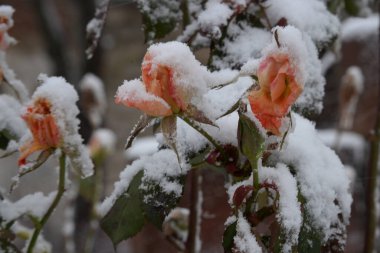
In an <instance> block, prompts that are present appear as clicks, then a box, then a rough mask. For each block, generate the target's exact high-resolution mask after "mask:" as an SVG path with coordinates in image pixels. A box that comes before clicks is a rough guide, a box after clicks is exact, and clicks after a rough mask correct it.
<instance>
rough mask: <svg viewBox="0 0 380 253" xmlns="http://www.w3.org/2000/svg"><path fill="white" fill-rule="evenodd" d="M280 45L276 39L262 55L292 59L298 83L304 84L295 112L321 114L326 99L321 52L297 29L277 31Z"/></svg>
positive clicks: (279, 28)
mask: <svg viewBox="0 0 380 253" xmlns="http://www.w3.org/2000/svg"><path fill="white" fill-rule="evenodd" d="M273 31H276V33H277V40H278V43H279V44H280V48H278V45H277V42H276V40H275V38H274V36H273V38H272V43H271V44H269V45H268V46H267V47H266V48H264V49H263V52H262V54H263V55H271V54H278V53H285V54H287V55H289V57H290V59H291V64H292V66H293V68H295V69H297V71H296V73H295V74H296V76H295V78H296V81H297V83H299V84H303V86H304V87H303V92H302V93H301V95H300V96H299V98H298V99H297V100H296V101H295V107H296V109H299V110H303V109H306V110H308V111H314V112H317V113H319V112H321V111H322V108H323V106H322V98H323V96H324V86H325V83H326V82H325V79H324V77H323V76H322V67H321V62H320V60H319V58H318V51H317V49H316V47H315V45H314V43H313V42H312V40H311V39H310V37H309V36H308V35H307V34H305V33H302V32H301V31H300V30H299V29H297V28H296V27H294V26H290V25H288V26H286V27H283V28H282V27H275V28H273Z"/></svg>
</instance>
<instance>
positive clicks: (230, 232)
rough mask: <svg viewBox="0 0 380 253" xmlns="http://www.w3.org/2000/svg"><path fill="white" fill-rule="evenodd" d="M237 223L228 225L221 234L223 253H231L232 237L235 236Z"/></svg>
mask: <svg viewBox="0 0 380 253" xmlns="http://www.w3.org/2000/svg"><path fill="white" fill-rule="evenodd" d="M236 225H237V221H235V222H234V223H232V224H230V225H228V226H227V227H226V229H225V230H224V234H223V248H224V252H225V253H231V252H232V247H233V246H234V237H235V235H236Z"/></svg>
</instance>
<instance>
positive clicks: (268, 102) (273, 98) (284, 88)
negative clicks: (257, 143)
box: [248, 53, 303, 135]
mask: <svg viewBox="0 0 380 253" xmlns="http://www.w3.org/2000/svg"><path fill="white" fill-rule="evenodd" d="M296 71H297V69H296V66H294V65H293V64H292V62H291V58H290V57H289V55H287V54H285V53H277V54H271V55H268V56H267V57H266V58H265V59H264V60H263V61H261V63H260V65H259V68H258V71H257V76H258V79H259V86H260V88H259V89H258V90H253V91H252V92H250V94H249V95H248V99H249V102H250V105H251V108H252V112H253V113H254V114H255V116H256V117H257V119H258V120H259V121H260V123H261V124H262V125H263V127H264V128H265V129H266V130H268V131H269V132H271V133H273V134H275V135H281V131H280V128H281V124H282V118H283V117H284V116H285V115H286V114H287V113H288V111H289V107H290V106H291V105H292V104H293V103H294V102H295V101H296V99H297V98H298V96H299V95H300V94H301V92H302V90H303V85H302V84H301V83H298V82H297V80H296Z"/></svg>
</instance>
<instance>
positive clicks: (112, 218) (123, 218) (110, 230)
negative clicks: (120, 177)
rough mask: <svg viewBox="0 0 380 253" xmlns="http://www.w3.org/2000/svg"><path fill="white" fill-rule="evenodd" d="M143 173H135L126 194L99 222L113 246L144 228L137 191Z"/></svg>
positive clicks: (140, 197) (142, 211) (142, 213)
mask: <svg viewBox="0 0 380 253" xmlns="http://www.w3.org/2000/svg"><path fill="white" fill-rule="evenodd" d="M143 173H144V172H143V171H140V172H139V173H137V175H136V176H135V177H134V178H133V180H132V182H131V183H130V185H129V188H128V190H127V192H126V193H125V194H123V195H121V196H120V197H119V198H118V199H117V200H116V202H115V204H114V205H113V206H112V208H111V210H110V211H109V212H108V213H107V214H106V216H104V218H103V219H102V220H101V223H100V226H101V228H102V229H103V231H104V232H105V233H106V234H107V235H108V236H109V237H110V239H111V240H112V242H113V244H114V245H117V244H118V243H119V242H121V241H123V240H126V239H128V238H130V237H132V236H134V235H136V234H137V233H138V232H139V231H140V230H141V229H142V227H143V226H144V224H145V218H144V210H143V209H142V204H143V203H142V199H143V198H142V196H141V193H140V190H139V187H140V184H141V178H142V176H143Z"/></svg>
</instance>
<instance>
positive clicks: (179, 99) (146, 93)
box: [115, 52, 189, 116]
mask: <svg viewBox="0 0 380 253" xmlns="http://www.w3.org/2000/svg"><path fill="white" fill-rule="evenodd" d="M141 71H142V86H143V89H141V87H139V84H138V81H137V80H134V81H131V82H126V83H125V84H124V85H125V86H126V87H128V91H123V90H124V87H122V86H121V87H120V88H119V90H118V92H117V94H116V99H115V102H116V103H122V104H124V105H126V106H129V107H135V108H137V109H139V110H142V111H144V112H145V113H147V114H148V115H151V116H169V115H172V114H173V113H178V112H180V111H182V110H185V109H186V107H187V106H188V102H187V101H188V100H189V99H188V98H187V97H186V96H185V95H184V94H185V92H183V91H182V90H181V89H180V88H179V87H177V86H176V83H175V80H174V78H173V76H174V74H175V69H173V68H171V67H169V66H165V65H160V64H153V58H152V55H151V54H150V53H149V52H147V53H146V55H145V57H144V60H143V63H142V68H141ZM124 85H123V86H124ZM126 89H127V88H126Z"/></svg>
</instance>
